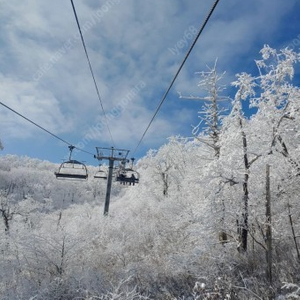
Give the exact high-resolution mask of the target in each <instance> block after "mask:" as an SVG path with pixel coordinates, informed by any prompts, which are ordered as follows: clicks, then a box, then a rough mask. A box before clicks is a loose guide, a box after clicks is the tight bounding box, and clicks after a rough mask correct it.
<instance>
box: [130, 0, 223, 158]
mask: <svg viewBox="0 0 300 300" xmlns="http://www.w3.org/2000/svg"><path fill="white" fill-rule="evenodd" d="M219 1H220V0H216V1H215V3H214V4H213V6H212V8H211V10H210V11H209V13H208V15H207V17H206V18H205V20H204V22H203V24H202V25H201V27H200V30H199V31H198V33H197V35H196V37H195V39H194V41H193V43H192V44H191V46H190V48H189V49H188V51H187V53H186V55H185V57H184V59H183V61H182V63H181V65H180V67H179V69H178V71H177V72H176V74H175V76H174V78H173V80H172V81H171V83H170V85H169V87H168V89H167V90H166V92H165V94H164V95H163V97H162V99H161V101H160V102H159V104H158V107H157V109H156V111H155V113H154V115H153V117H152V119H151V120H150V122H149V124H148V126H147V127H146V129H145V131H144V133H143V135H142V137H141V139H140V140H139V142H138V144H137V146H136V148H135V150H134V152H133V155H134V154H135V153H136V151H137V149H138V148H139V146H140V145H141V143H142V141H143V139H144V137H145V135H146V133H147V132H148V130H149V128H150V126H151V124H152V122H153V121H154V119H155V117H156V115H157V114H158V112H159V110H160V108H161V106H162V104H163V103H164V101H165V100H166V98H167V96H168V94H169V92H170V90H171V88H172V86H173V84H174V82H175V80H176V79H177V77H178V75H179V73H180V71H181V69H182V67H183V66H184V64H185V62H186V60H187V59H188V57H189V55H190V53H191V52H192V50H193V48H194V46H195V44H196V43H197V40H198V39H199V37H200V35H201V33H202V31H203V30H204V28H205V26H206V24H207V22H208V21H209V19H210V17H211V15H212V14H213V12H214V10H215V8H216V6H217V5H218V3H219Z"/></svg>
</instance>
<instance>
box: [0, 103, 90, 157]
mask: <svg viewBox="0 0 300 300" xmlns="http://www.w3.org/2000/svg"><path fill="white" fill-rule="evenodd" d="M0 104H1V105H2V106H4V107H5V108H7V109H9V110H10V111H12V112H13V113H15V114H16V115H18V116H20V117H21V118H23V119H25V120H26V121H28V122H30V123H31V124H33V125H35V126H36V127H38V128H40V129H41V130H43V131H45V132H47V133H48V134H50V135H52V136H53V137H54V138H56V139H58V140H60V141H61V142H63V143H65V144H67V145H68V146H71V147H74V148H76V149H77V150H79V151H81V152H85V153H87V154H90V155H93V156H94V154H93V153H91V152H88V151H85V150H83V149H80V148H77V147H76V146H73V145H72V144H71V143H69V142H68V141H66V140H64V139H62V138H60V137H59V136H57V135H56V134H54V133H52V132H51V131H49V130H47V129H45V128H44V127H42V126H41V125H39V124H37V123H36V122H33V121H32V120H30V119H28V118H26V117H25V116H23V115H21V114H20V113H19V112H17V111H16V110H14V109H12V108H11V107H9V106H7V105H6V104H4V103H3V102H0Z"/></svg>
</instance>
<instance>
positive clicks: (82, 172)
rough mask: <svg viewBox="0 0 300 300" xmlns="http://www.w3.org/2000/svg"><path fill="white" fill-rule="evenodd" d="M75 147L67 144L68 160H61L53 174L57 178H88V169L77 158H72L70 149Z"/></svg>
mask: <svg viewBox="0 0 300 300" xmlns="http://www.w3.org/2000/svg"><path fill="white" fill-rule="evenodd" d="M74 148H75V147H74V146H72V145H71V146H69V149H70V155H69V160H68V161H65V162H63V163H62V164H61V165H60V167H59V169H58V171H57V172H55V173H54V174H55V176H56V178H57V179H62V180H67V179H69V180H87V178H88V171H87V168H86V165H85V164H83V163H81V162H79V161H78V160H74V159H72V158H71V157H72V151H73V149H74Z"/></svg>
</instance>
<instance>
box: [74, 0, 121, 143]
mask: <svg viewBox="0 0 300 300" xmlns="http://www.w3.org/2000/svg"><path fill="white" fill-rule="evenodd" d="M71 4H72V8H73V12H74V16H75V19H76V23H77V27H78V30H79V34H80V37H81V42H82V45H83V49H84V52H85V56H86V58H87V61H88V65H89V69H90V71H91V74H92V78H93V81H94V85H95V89H96V92H97V96H98V99H99V102H100V105H101V109H102V112H103V115H104V118H105V123H106V127H107V129H108V132H109V135H110V139H111V142H112V144H113V145H114V144H115V143H114V139H113V137H112V133H111V131H110V128H109V125H108V119H107V116H106V113H105V110H104V106H103V102H102V99H101V96H100V92H99V88H98V85H97V81H96V78H95V75H94V71H93V68H92V64H91V60H90V58H89V54H88V52H87V48H86V44H85V41H84V38H83V34H82V31H81V27H80V23H79V19H78V16H77V12H76V9H75V5H74V3H73V0H71Z"/></svg>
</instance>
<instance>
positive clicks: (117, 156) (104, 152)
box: [95, 147, 129, 216]
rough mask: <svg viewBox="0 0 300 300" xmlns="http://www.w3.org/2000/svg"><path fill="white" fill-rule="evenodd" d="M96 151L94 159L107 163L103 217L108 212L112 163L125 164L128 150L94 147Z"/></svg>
mask: <svg viewBox="0 0 300 300" xmlns="http://www.w3.org/2000/svg"><path fill="white" fill-rule="evenodd" d="M96 150H97V155H95V158H97V159H98V160H103V159H105V160H108V161H109V167H108V176H107V187H106V197H105V205H104V215H105V216H107V215H108V210H109V202H110V193H111V185H112V177H113V169H114V163H115V161H119V162H121V163H123V164H125V163H126V162H127V155H128V153H129V150H125V149H115V148H114V147H111V148H101V147H96Z"/></svg>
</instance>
